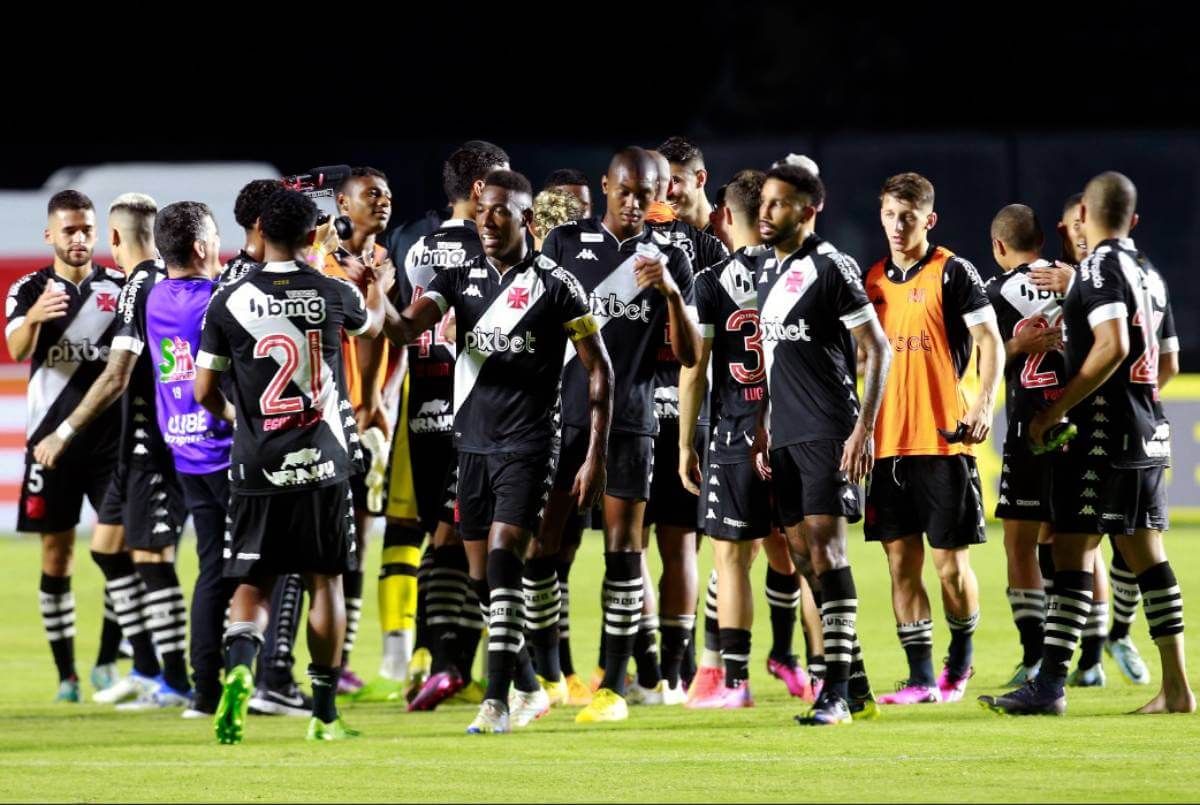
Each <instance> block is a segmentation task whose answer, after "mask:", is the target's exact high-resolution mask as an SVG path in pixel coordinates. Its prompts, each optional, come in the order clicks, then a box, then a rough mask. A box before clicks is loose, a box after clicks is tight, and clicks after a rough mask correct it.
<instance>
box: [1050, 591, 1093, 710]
mask: <svg viewBox="0 0 1200 805" xmlns="http://www.w3.org/2000/svg"><path fill="white" fill-rule="evenodd" d="M1091 609H1092V574H1091V573H1090V572H1089V571H1085V570H1055V573H1054V593H1053V594H1052V595H1051V596H1050V597H1049V599H1048V603H1047V606H1046V648H1045V651H1044V654H1043V659H1042V668H1041V670H1040V671H1038V677H1037V685H1038V688H1039V689H1041V690H1042V691H1044V692H1048V693H1054V694H1058V693H1061V692H1062V689H1063V685H1064V684H1065V683H1066V680H1067V672H1068V670H1069V669H1070V665H1071V657H1072V656H1073V655H1074V654H1075V648H1076V646H1078V645H1079V638H1080V636H1081V635H1082V634H1083V629H1084V627H1085V626H1086V625H1087V619H1088V613H1089V612H1091Z"/></svg>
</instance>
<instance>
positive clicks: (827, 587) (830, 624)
mask: <svg viewBox="0 0 1200 805" xmlns="http://www.w3.org/2000/svg"><path fill="white" fill-rule="evenodd" d="M821 593H822V595H821V598H822V601H821V634H822V637H823V639H824V643H825V677H824V678H825V688H826V690H829V691H830V692H831V693H836V694H837V695H838V696H840V697H841V698H843V699H846V698H848V697H849V695H850V694H849V684H850V665H851V663H852V662H853V661H854V647H855V645H856V643H857V639H858V632H857V621H858V591H857V590H856V588H855V586H854V575H853V574H852V573H851V572H850V568H849V567H843V568H838V569H836V570H829V571H827V572H825V573H822V574H821ZM860 663H861V657H860Z"/></svg>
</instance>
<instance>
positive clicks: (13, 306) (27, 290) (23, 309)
mask: <svg viewBox="0 0 1200 805" xmlns="http://www.w3.org/2000/svg"><path fill="white" fill-rule="evenodd" d="M37 276H39V275H38V274H37V273H33V274H26V275H25V276H23V277H21V278H20V279H19V280H17V281H16V282H14V283H13V284H12V287H11V288H9V289H8V299H7V301H6V302H5V303H4V315H5V318H6V319H7V322H6V325H5V332H6V333H11V332H12V331H13V330H15V329H17V328H18V327H20V326H21V322H22V321H24V320H25V314H27V313H28V312H29V308H31V307H33V303H34V302H36V301H37V298H38V297H39V296H41V295H42V289H43V288H45V287H46V286H45V285H44V284H42V283H39V282H37V281H36V280H35V277H37Z"/></svg>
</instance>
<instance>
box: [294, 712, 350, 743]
mask: <svg viewBox="0 0 1200 805" xmlns="http://www.w3.org/2000/svg"><path fill="white" fill-rule="evenodd" d="M360 735H362V733H361V732H359V731H358V730H352V729H350V728H349V727H347V726H346V724H345V722H343V721H342V717H341V716H338V718H337V720H336V721H333V722H330V723H329V724H326V723H325V722H324V721H322V720H321V719H319V718H317V717H316V716H313V717H312V719H311V720H310V721H309V722H308V733H307V734H306V735H305V736H304V740H306V741H345V740H347V739H349V738H357V737H359V736H360Z"/></svg>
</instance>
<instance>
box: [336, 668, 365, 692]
mask: <svg viewBox="0 0 1200 805" xmlns="http://www.w3.org/2000/svg"><path fill="white" fill-rule="evenodd" d="M365 684H366V682H363V681H362V679H360V678H359V676H358V674H356V673H354V672H353V671H351V670H350V669H349V668H343V669H342V675H341V676H339V677H338V686H337V695H339V696H347V695H349V694H351V693H357V692H358V691H359V690H361V689H362V686H363V685H365Z"/></svg>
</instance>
